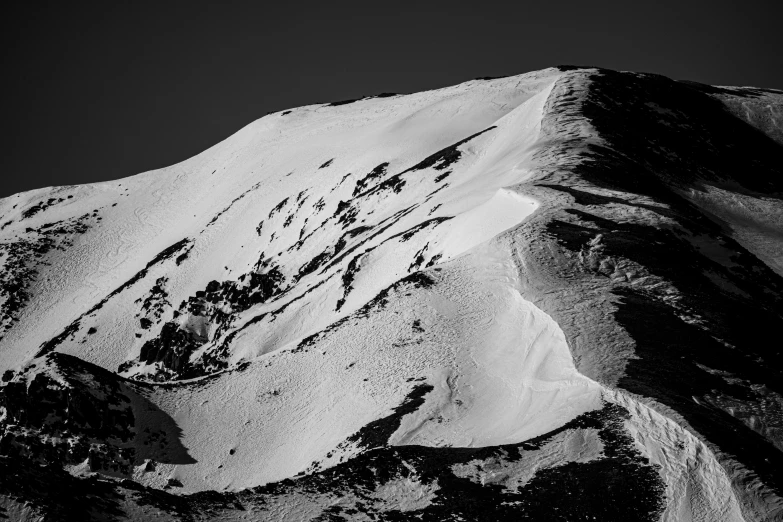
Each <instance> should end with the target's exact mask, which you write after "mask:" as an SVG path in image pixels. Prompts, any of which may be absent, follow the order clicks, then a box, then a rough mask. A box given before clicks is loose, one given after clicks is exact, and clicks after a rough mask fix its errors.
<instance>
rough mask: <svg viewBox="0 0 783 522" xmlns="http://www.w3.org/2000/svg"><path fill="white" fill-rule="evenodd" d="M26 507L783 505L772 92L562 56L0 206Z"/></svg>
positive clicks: (21, 509)
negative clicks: (528, 69) (532, 68)
mask: <svg viewBox="0 0 783 522" xmlns="http://www.w3.org/2000/svg"><path fill="white" fill-rule="evenodd" d="M0 261H1V262H2V264H3V265H2V266H3V270H2V273H0V303H2V316H1V317H0V337H1V338H0V372H2V383H0V455H2V456H0V466H2V471H1V472H0V506H2V508H0V513H2V514H3V515H5V516H6V517H7V518H10V519H12V520H39V519H43V520H107V521H113V520H149V519H152V518H155V517H157V518H156V519H160V520H194V521H195V520H221V521H233V520H264V521H299V520H302V521H305V520H313V521H315V520H388V521H397V520H471V521H472V520H488V521H489V520H492V521H496V520H537V521H538V520H564V521H573V520H602V521H608V520H623V521H629V520H640V521H642V520H643V521H648V520H649V521H655V520H667V521H668V520H671V521H690V520H692V521H718V520H721V521H723V520H725V521H762V520H763V521H766V520H780V519H781V517H783V475H782V474H781V472H780V470H781V469H783V353H782V352H781V342H780V340H779V336H780V332H781V331H783V92H781V91H775V90H769V89H758V88H745V87H741V88H740V87H714V86H708V85H703V84H697V83H693V82H681V81H674V80H671V79H668V78H665V77H662V76H658V75H652V74H638V73H630V72H615V71H610V70H604V69H596V68H582V67H571V66H568V67H565V66H563V67H556V68H551V69H546V70H543V71H538V72H533V73H528V74H523V75H519V76H511V77H506V78H497V79H479V80H474V81H470V82H467V83H463V84H460V85H457V86H454V87H447V88H444V89H438V90H434V91H427V92H422V93H416V94H406V95H391V94H383V95H379V96H369V97H366V98H362V99H359V100H353V101H343V102H335V103H329V104H318V105H310V106H306V107H300V108H296V109H291V110H286V111H282V112H279V113H274V114H269V115H267V116H265V117H263V118H261V119H259V120H257V121H255V122H254V123H252V124H250V125H248V126H247V127H245V128H243V129H242V130H240V131H239V132H237V133H236V134H235V135H233V136H231V137H230V138H228V139H226V140H225V141H223V142H221V143H219V144H217V145H215V146H214V147H212V148H210V149H208V150H206V151H204V152H203V153H201V154H199V155H198V156H196V157H194V158H191V159H189V160H187V161H185V162H183V163H180V164H178V165H175V166H172V167H169V168H165V169H161V170H158V171H154V172H148V173H144V174H139V175H137V176H133V177H130V178H126V179H122V180H118V181H112V182H105V183H97V184H92V185H84V186H68V187H54V188H46V189H40V190H35V191H31V192H27V193H23V194H18V195H15V196H12V197H9V198H6V199H3V200H0Z"/></svg>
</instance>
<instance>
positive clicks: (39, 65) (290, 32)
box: [0, 0, 783, 197]
mask: <svg viewBox="0 0 783 522" xmlns="http://www.w3.org/2000/svg"><path fill="white" fill-rule="evenodd" d="M28 4H31V5H23V6H17V7H16V8H15V9H10V8H7V9H5V14H4V15H3V22H2V30H3V34H2V39H3V45H2V56H3V69H2V70H3V75H2V77H3V81H2V86H3V87H2V88H3V96H2V108H3V116H4V117H3V119H2V125H3V133H4V137H3V140H4V141H3V143H4V144H5V146H4V147H3V149H4V150H3V153H2V155H0V158H2V159H0V161H1V162H2V163H1V164H0V169H1V170H0V173H2V174H0V180H2V183H0V197H4V196H8V195H11V194H14V193H16V192H20V191H24V190H29V189H33V188H39V187H44V186H51V185H69V184H76V183H89V182H94V181H101V180H108V179H115V178H120V177H125V176H129V175H132V174H136V173H139V172H144V171H147V170H151V169H155V168H160V167H164V166H168V165H171V164H174V163H178V162H180V161H183V160H185V159H187V158H189V157H191V156H193V155H195V154H198V153H199V152H201V151H202V150H204V149H206V148H208V147H210V146H211V145H214V144H215V143H217V142H219V141H221V140H223V139H225V138H226V137H228V136H229V135H231V134H233V133H234V132H236V131H237V130H239V129H240V128H241V127H243V126H244V125H246V124H248V123H250V122H251V121H253V120H255V119H257V118H260V117H261V116H263V115H264V114H266V113H268V112H274V111H278V110H282V109H286V108H290V107H296V106H300V105H306V104H311V103H317V102H327V101H333V100H342V99H349V98H356V97H360V96H363V95H370V94H377V93H380V92H398V93H407V92H415V91H420V90H426V89H433V88H438V87H443V86H447V85H452V84H456V83H460V82H463V81H467V80H470V79H473V78H476V77H483V76H505V75H510V74H519V73H523V72H527V71H531V70H536V69H542V68H545V67H549V66H553V65H558V64H580V65H585V64H587V65H597V66H601V67H607V68H612V69H619V70H634V71H644V72H655V73H660V74H664V75H666V76H669V77H672V78H676V79H689V80H695V81H699V82H703V83H710V84H718V85H753V86H758V87H768V88H778V89H783V31H781V29H782V28H783V25H782V24H781V20H783V2H781V1H778V2H772V1H769V2H757V1H745V2H731V1H725V0H716V1H712V2H707V1H704V2H701V1H699V2H645V3H642V2H595V1H594V2H586V1H583V2H548V3H545V2H537V3H532V2H522V1H518V2H513V3H512V2H509V1H507V2H486V1H483V2H473V3H470V4H468V3H460V2H450V3H446V2H438V3H436V2H428V3H423V2H420V3H404V2H389V1H385V2H377V3H369V2H365V3H358V2H357V3H340V2H332V3H326V2H321V3H311V4H308V3H306V2H304V3H303V2H281V3H278V4H271V3H269V2H247V3H240V2H215V3H210V4H207V3H199V2H182V3H178V2H158V3H143V2H133V3H126V2H104V3H102V4H97V3H96V4H95V5H92V6H90V7H79V6H78V5H77V4H75V3H65V2H59V3H46V2H40V3H37V4H34V5H33V4H32V3H28Z"/></svg>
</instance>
